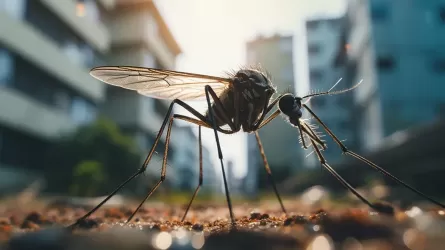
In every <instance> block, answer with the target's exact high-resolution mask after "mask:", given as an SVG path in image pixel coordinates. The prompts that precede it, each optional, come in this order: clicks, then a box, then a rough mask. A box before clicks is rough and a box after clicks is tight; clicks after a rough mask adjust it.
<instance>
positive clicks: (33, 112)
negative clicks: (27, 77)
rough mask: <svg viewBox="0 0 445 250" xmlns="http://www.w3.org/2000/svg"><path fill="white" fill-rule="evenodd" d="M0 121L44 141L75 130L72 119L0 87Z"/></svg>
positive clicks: (13, 91) (11, 90)
mask: <svg viewBox="0 0 445 250" xmlns="http://www.w3.org/2000/svg"><path fill="white" fill-rule="evenodd" d="M0 121H1V123H2V124H6V125H8V126H10V127H14V128H15V129H18V130H22V131H24V132H26V133H29V134H32V135H35V136H38V137H40V138H45V139H50V140H51V139H56V138H58V137H59V136H60V135H61V134H62V133H65V132H70V131H73V130H74V129H75V127H76V126H75V125H74V123H73V121H72V119H71V118H70V117H69V116H68V115H66V114H64V113H63V112H58V111H56V110H55V109H52V108H50V107H49V106H47V105H44V104H41V103H40V102H38V101H35V100H32V99H31V98H29V97H27V96H26V95H24V94H21V93H19V92H17V91H15V90H13V89H8V88H3V87H0Z"/></svg>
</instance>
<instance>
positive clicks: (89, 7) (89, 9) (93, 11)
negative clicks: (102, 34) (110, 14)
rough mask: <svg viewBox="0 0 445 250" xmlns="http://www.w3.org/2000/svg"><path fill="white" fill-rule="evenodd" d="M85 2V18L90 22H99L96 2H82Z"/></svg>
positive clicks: (90, 0) (88, 0)
mask: <svg viewBox="0 0 445 250" xmlns="http://www.w3.org/2000/svg"><path fill="white" fill-rule="evenodd" d="M84 1H85V10H86V16H87V17H88V18H90V19H91V20H92V21H95V22H99V21H100V10H99V7H98V6H97V2H96V1H93V0H84Z"/></svg>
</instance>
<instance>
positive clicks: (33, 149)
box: [0, 127, 50, 170]
mask: <svg viewBox="0 0 445 250" xmlns="http://www.w3.org/2000/svg"><path fill="white" fill-rule="evenodd" d="M1 129H2V130H3V133H2V145H1V146H2V148H1V150H0V161H1V163H2V164H5V165H8V166H14V167H22V168H27V169H37V170H39V169H40V170H41V169H43V168H44V163H45V157H46V154H47V152H48V151H47V150H48V148H49V146H50V143H48V142H46V141H44V140H41V139H39V138H36V137H32V136H28V135H25V134H23V133H19V132H17V131H15V130H12V129H9V128H6V127H3V128H1Z"/></svg>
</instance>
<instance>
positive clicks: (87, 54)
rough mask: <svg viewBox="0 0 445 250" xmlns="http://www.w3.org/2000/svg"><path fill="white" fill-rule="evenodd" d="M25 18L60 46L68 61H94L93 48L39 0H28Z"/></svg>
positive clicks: (91, 64)
mask: <svg viewBox="0 0 445 250" xmlns="http://www.w3.org/2000/svg"><path fill="white" fill-rule="evenodd" d="M0 1H1V0H0ZM25 18H26V20H27V21H28V23H29V24H31V25H32V26H33V27H34V28H36V29H37V30H38V31H40V32H41V33H42V34H43V35H45V36H47V37H49V38H50V39H52V40H53V42H55V43H56V44H57V45H58V46H60V47H61V48H62V51H63V52H64V53H65V54H66V55H67V56H68V58H69V59H70V61H72V62H74V63H76V64H81V65H82V64H83V65H86V66H88V67H91V66H93V65H94V63H96V58H95V57H96V52H95V51H94V49H93V48H92V47H91V46H89V45H88V44H87V43H86V42H85V41H84V40H83V39H82V38H81V37H80V36H78V35H77V33H76V32H75V31H74V30H72V29H71V28H70V27H69V26H67V25H66V24H65V23H64V22H62V21H61V20H60V18H59V17H58V16H57V15H55V14H54V13H53V12H52V11H50V10H49V9H48V8H46V6H44V5H43V4H42V3H41V2H40V1H28V4H27V6H26V14H25Z"/></svg>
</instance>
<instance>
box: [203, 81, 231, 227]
mask: <svg viewBox="0 0 445 250" xmlns="http://www.w3.org/2000/svg"><path fill="white" fill-rule="evenodd" d="M205 94H206V99H207V108H208V111H209V114H210V119H211V123H212V127H213V131H214V133H215V140H216V147H217V149H218V158H219V161H220V163H221V170H222V175H223V181H224V190H225V192H226V199H227V205H228V207H229V213H230V219H231V222H232V226H235V218H234V216H233V209H232V201H231V199H230V193H229V187H228V185H227V178H226V172H225V170H224V162H223V153H222V150H221V145H220V142H219V138H218V132H217V128H216V122H215V114H214V113H213V109H212V105H211V103H210V95H212V98H213V99H214V100H215V104H216V106H219V105H218V102H217V101H216V99H218V97H217V96H216V93H215V91H213V89H212V88H211V87H210V86H209V85H206V86H205ZM218 100H219V99H218Z"/></svg>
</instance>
